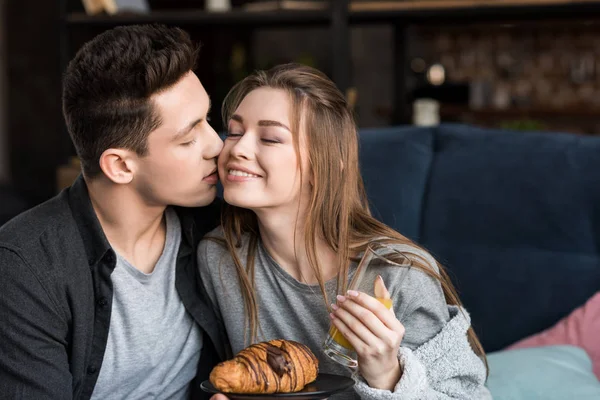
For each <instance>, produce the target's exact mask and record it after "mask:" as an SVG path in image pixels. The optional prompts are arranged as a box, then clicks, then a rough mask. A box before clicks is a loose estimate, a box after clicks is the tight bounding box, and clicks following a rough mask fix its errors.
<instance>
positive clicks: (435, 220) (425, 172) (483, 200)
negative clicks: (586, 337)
mask: <svg viewBox="0 0 600 400" xmlns="http://www.w3.org/2000/svg"><path fill="white" fill-rule="evenodd" d="M360 139H361V169H362V172H363V178H364V179H365V185H366V188H367V193H368V195H369V199H370V202H371V205H372V210H373V213H374V215H375V216H377V217H378V218H380V219H381V220H382V221H384V222H385V223H387V224H388V225H390V226H392V227H393V228H395V229H396V230H398V231H399V232H401V233H403V234H405V235H406V236H408V237H410V238H411V239H413V240H415V241H417V242H418V243H419V244H421V245H422V246H424V247H425V248H426V249H428V250H429V251H430V252H431V253H432V254H433V255H434V256H435V257H436V258H437V259H438V260H439V261H440V263H441V264H442V265H444V266H446V268H447V269H448V270H449V272H450V275H451V276H452V279H453V280H454V283H455V285H456V286H457V289H458V290H459V294H460V297H461V299H462V300H463V302H464V303H465V306H466V307H467V308H468V310H469V311H470V313H471V316H472V320H473V326H474V327H475V329H476V332H477V334H478V335H479V337H480V339H481V341H482V343H483V345H484V347H485V349H486V350H487V351H494V350H497V349H500V348H503V347H504V346H506V345H509V344H511V343H512V342H514V341H516V340H518V339H520V338H523V337H525V336H527V335H529V334H532V333H536V332H539V331H541V330H542V329H544V328H547V327H549V326H551V325H552V324H554V323H555V322H556V321H558V320H559V319H560V318H561V317H563V316H565V315H567V314H568V313H569V312H570V311H571V310H573V309H574V308H576V307H578V306H579V305H581V304H583V303H584V302H585V301H586V300H587V299H588V298H589V297H591V295H592V294H593V293H595V292H596V291H598V290H600V250H599V249H600V138H594V137H585V136H578V135H572V134H560V133H529V132H513V131H502V130H489V129H480V128H474V127H470V126H465V125H452V124H450V125H441V126H439V127H436V128H416V127H398V128H386V129H382V130H378V129H371V130H364V131H361V133H360Z"/></svg>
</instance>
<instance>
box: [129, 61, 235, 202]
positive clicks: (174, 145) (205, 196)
mask: <svg viewBox="0 0 600 400" xmlns="http://www.w3.org/2000/svg"><path fill="white" fill-rule="evenodd" d="M151 100H152V101H153V102H154V104H155V106H156V109H157V111H158V112H159V114H160V116H161V119H162V124H161V126H160V127H159V128H157V129H156V130H154V131H153V132H151V133H150V135H149V137H148V153H147V155H146V156H144V157H140V158H138V160H137V166H138V167H137V170H136V173H135V177H134V180H133V184H134V185H135V188H136V190H137V191H138V193H139V194H140V195H141V197H142V199H143V200H144V201H145V202H146V203H147V204H148V205H150V206H165V205H178V206H185V207H197V206H204V205H207V204H210V203H211V202H212V201H213V200H214V198H215V195H216V184H217V180H218V175H217V163H216V161H217V157H218V155H219V153H220V152H221V148H222V147H223V142H222V141H221V139H220V138H219V136H218V135H217V133H216V132H215V130H214V129H213V128H212V127H211V126H210V124H209V123H208V121H207V114H208V112H209V109H210V99H209V97H208V94H207V93H206V90H204V87H203V86H202V84H201V83H200V80H199V79H198V77H197V76H196V75H195V74H194V73H193V72H189V73H188V74H187V75H185V76H184V77H183V78H182V79H181V80H180V81H179V82H177V83H176V84H175V85H174V86H172V87H171V88H169V89H167V90H165V91H163V92H160V93H158V94H155V95H153V96H152V98H151Z"/></svg>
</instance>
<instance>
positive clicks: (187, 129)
mask: <svg viewBox="0 0 600 400" xmlns="http://www.w3.org/2000/svg"><path fill="white" fill-rule="evenodd" d="M211 107H212V102H211V100H210V97H209V98H208V110H207V111H206V114H208V113H210V108H211ZM202 121H204V118H198V119H195V120H193V121H192V122H190V123H189V124H188V125H187V126H186V127H185V128H182V129H180V130H179V132H177V133H176V134H175V136H174V137H173V141H177V140H178V139H180V138H181V137H183V136H185V135H187V134H188V133H189V132H190V131H191V130H192V129H194V127H195V126H196V125H198V124H199V123H200V122H202Z"/></svg>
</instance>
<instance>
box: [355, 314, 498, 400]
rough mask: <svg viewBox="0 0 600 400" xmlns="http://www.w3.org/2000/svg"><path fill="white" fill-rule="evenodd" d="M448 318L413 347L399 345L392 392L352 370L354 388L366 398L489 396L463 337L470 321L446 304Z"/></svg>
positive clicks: (478, 361) (482, 399) (480, 367)
mask: <svg viewBox="0 0 600 400" xmlns="http://www.w3.org/2000/svg"><path fill="white" fill-rule="evenodd" d="M449 310H450V313H451V315H452V318H451V320H450V321H449V322H448V324H446V326H445V327H444V329H442V331H441V332H440V333H439V334H438V335H436V336H435V337H434V338H433V339H431V340H430V341H428V342H427V343H425V344H423V345H422V346H421V347H419V348H417V349H416V350H414V351H413V350H411V349H409V348H407V347H400V350H399V352H398V360H399V362H400V364H401V365H402V369H403V373H402V377H401V378H400V380H399V381H398V383H397V384H396V387H395V388H394V391H393V392H392V391H389V390H381V389H374V388H371V387H369V385H368V384H367V382H366V381H365V380H364V379H363V378H362V377H361V376H360V374H358V373H356V374H355V375H354V376H353V377H354V380H355V382H356V385H355V386H354V389H355V391H356V392H357V394H358V395H359V396H360V397H361V398H362V399H368V400H388V399H389V400H400V399H402V400H417V399H439V400H442V399H473V400H487V399H491V398H492V397H491V394H490V393H489V391H488V390H487V388H486V387H485V386H484V385H485V379H486V372H485V366H484V363H483V361H482V360H481V359H480V358H479V357H478V356H477V355H476V354H475V353H474V352H473V350H472V349H471V345H470V344H469V342H468V339H467V335H466V333H467V329H468V328H469V326H470V324H471V321H470V318H469V316H468V314H467V312H466V311H465V310H464V309H459V308H458V307H455V306H450V307H449Z"/></svg>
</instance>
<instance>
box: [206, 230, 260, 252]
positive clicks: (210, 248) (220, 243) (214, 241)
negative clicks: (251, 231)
mask: <svg viewBox="0 0 600 400" xmlns="http://www.w3.org/2000/svg"><path fill="white" fill-rule="evenodd" d="M241 239H242V240H241V246H239V247H237V249H238V251H240V252H245V251H246V248H247V245H248V241H249V236H248V234H243V235H242V238H241ZM225 253H228V250H227V245H226V242H225V231H224V230H223V227H222V226H218V227H216V228H215V229H213V230H212V231H210V232H208V233H207V234H206V235H204V237H203V238H202V240H201V241H200V244H199V245H198V257H200V258H202V257H205V258H211V257H214V256H221V255H223V254H225Z"/></svg>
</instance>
